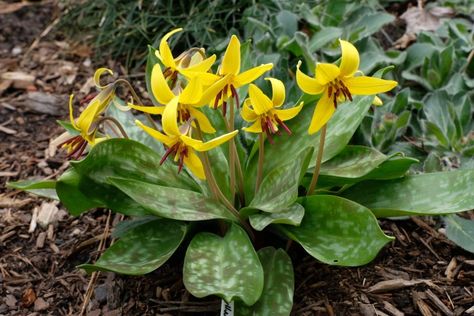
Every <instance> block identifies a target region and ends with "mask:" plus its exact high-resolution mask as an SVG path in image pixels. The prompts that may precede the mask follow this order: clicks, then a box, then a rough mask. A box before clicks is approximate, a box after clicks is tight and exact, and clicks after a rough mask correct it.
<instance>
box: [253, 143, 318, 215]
mask: <svg viewBox="0 0 474 316" xmlns="http://www.w3.org/2000/svg"><path fill="white" fill-rule="evenodd" d="M311 152H312V150H311V149H306V150H303V151H302V152H300V153H299V154H298V155H296V156H295V157H294V159H293V160H292V161H290V162H288V163H287V164H285V165H283V166H280V167H277V168H275V169H274V170H273V171H272V172H270V173H269V174H268V175H267V176H266V177H265V178H264V179H263V181H262V184H261V185H260V188H259V190H258V192H257V194H256V195H255V197H254V198H253V200H252V202H250V205H249V207H252V208H256V209H259V210H262V211H265V212H269V213H274V212H280V211H281V210H283V209H285V208H287V207H288V206H289V205H291V204H293V203H294V202H295V201H296V198H297V197H298V185H299V183H300V180H301V178H302V175H304V173H305V171H306V168H307V166H308V163H309V161H308V160H309V159H310V158H311Z"/></svg>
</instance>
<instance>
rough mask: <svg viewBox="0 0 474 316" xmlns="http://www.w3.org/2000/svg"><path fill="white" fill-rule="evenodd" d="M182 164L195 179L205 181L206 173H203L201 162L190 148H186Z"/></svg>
mask: <svg viewBox="0 0 474 316" xmlns="http://www.w3.org/2000/svg"><path fill="white" fill-rule="evenodd" d="M183 162H184V164H185V165H186V167H187V168H188V169H189V170H190V171H191V172H192V174H194V175H195V176H196V177H198V178H199V179H202V180H204V179H206V173H205V172H204V167H203V165H202V161H201V159H200V158H199V157H198V155H196V153H195V152H194V150H193V149H192V148H189V147H188V154H187V156H185V157H184V160H183Z"/></svg>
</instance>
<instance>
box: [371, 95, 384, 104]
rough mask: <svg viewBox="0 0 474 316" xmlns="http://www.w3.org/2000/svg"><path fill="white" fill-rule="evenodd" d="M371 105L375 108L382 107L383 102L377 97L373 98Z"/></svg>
mask: <svg viewBox="0 0 474 316" xmlns="http://www.w3.org/2000/svg"><path fill="white" fill-rule="evenodd" d="M372 104H373V105H375V106H381V105H383V101H382V99H380V98H379V97H378V96H375V97H374V100H373V101H372Z"/></svg>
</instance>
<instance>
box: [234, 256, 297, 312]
mask: <svg viewBox="0 0 474 316" xmlns="http://www.w3.org/2000/svg"><path fill="white" fill-rule="evenodd" d="M257 254H258V257H259V259H260V262H261V263H262V266H263V272H264V274H265V278H264V280H265V283H264V286H263V292H262V296H260V299H259V300H258V301H257V303H255V304H254V305H252V306H245V305H244V304H237V305H236V307H235V315H237V316H250V315H258V316H288V315H290V313H291V309H292V307H293V291H294V286H295V284H294V283H295V280H294V279H295V277H294V273H293V265H292V264H291V258H290V257H289V256H288V255H287V254H286V252H285V251H284V250H283V249H275V248H273V247H266V248H262V249H260V250H259V251H258V252H257Z"/></svg>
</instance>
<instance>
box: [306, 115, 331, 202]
mask: <svg viewBox="0 0 474 316" xmlns="http://www.w3.org/2000/svg"><path fill="white" fill-rule="evenodd" d="M326 130H327V124H325V125H324V126H323V127H322V128H321V134H320V135H319V148H318V155H317V157H316V166H315V167H314V172H313V177H312V178H311V184H310V185H309V189H308V192H307V193H306V195H311V194H313V191H314V189H315V188H316V184H317V183H318V177H319V172H320V171H321V160H322V159H323V151H324V141H325V140H326Z"/></svg>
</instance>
